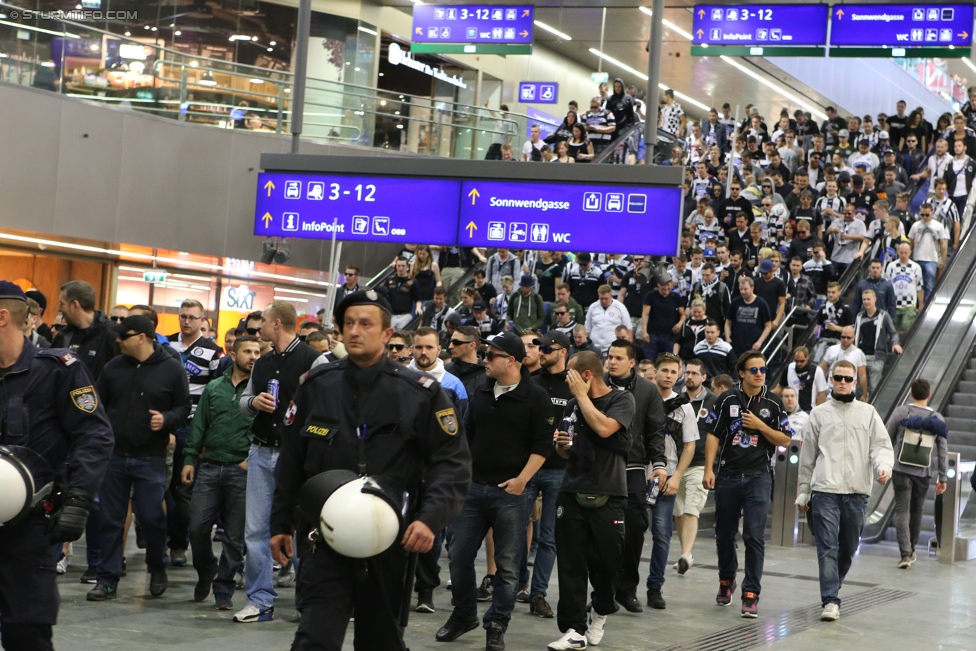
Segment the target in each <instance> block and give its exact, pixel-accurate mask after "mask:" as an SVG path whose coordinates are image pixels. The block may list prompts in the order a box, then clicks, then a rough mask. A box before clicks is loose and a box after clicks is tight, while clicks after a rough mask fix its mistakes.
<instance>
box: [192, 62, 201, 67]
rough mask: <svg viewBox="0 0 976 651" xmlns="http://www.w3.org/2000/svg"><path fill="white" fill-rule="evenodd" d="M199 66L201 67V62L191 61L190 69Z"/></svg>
mask: <svg viewBox="0 0 976 651" xmlns="http://www.w3.org/2000/svg"><path fill="white" fill-rule="evenodd" d="M198 65H200V62H199V61H190V67H191V68H196V67H197V66H198Z"/></svg>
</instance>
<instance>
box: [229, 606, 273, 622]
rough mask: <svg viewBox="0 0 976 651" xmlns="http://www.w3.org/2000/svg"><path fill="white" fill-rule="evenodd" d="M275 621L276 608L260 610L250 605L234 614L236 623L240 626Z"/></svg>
mask: <svg viewBox="0 0 976 651" xmlns="http://www.w3.org/2000/svg"><path fill="white" fill-rule="evenodd" d="M273 619H274V606H272V607H271V608H264V609H261V608H258V607H257V606H255V605H252V604H248V605H246V606H244V607H243V608H242V609H240V610H238V611H237V612H236V613H235V614H234V621H235V622H238V623H240V624H250V623H252V622H270V621H271V620H273Z"/></svg>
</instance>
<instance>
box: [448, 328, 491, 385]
mask: <svg viewBox="0 0 976 651" xmlns="http://www.w3.org/2000/svg"><path fill="white" fill-rule="evenodd" d="M480 343H481V333H479V332H478V329H477V328H475V327H474V326H467V325H462V326H458V327H457V329H455V330H454V335H453V336H452V337H451V340H450V342H449V343H448V346H447V349H448V351H449V352H450V353H451V363H450V364H445V366H444V370H445V371H447V372H448V373H450V374H451V375H453V376H455V377H457V378H458V379H459V380H461V383H462V384H464V389H465V391H467V394H468V396H469V397H470V396H473V395H474V393H475V390H476V389H477V387H478V385H479V384H480V383H481V382H483V381H484V379H485V365H484V364H482V363H481V360H480V359H478V345H479V344H480Z"/></svg>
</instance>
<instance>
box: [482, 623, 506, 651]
mask: <svg viewBox="0 0 976 651" xmlns="http://www.w3.org/2000/svg"><path fill="white" fill-rule="evenodd" d="M485 651H505V627H503V626H502V625H501V624H499V623H498V622H492V623H491V626H489V627H488V632H487V633H486V634H485Z"/></svg>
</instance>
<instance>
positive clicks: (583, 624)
mask: <svg viewBox="0 0 976 651" xmlns="http://www.w3.org/2000/svg"><path fill="white" fill-rule="evenodd" d="M566 380H567V382H568V383H569V388H570V391H572V392H573V400H571V401H570V404H569V405H568V406H567V412H566V413H567V417H568V422H567V418H564V420H563V423H562V424H560V426H559V428H558V431H557V432H556V437H555V442H556V453H557V454H559V456H561V457H563V458H565V459H568V460H569V462H568V464H567V465H566V474H565V475H564V476H563V484H562V487H561V488H560V490H559V498H558V501H557V503H558V505H559V506H558V507H557V512H556V555H557V558H558V559H559V564H558V571H559V605H558V606H557V609H556V622H557V624H558V626H559V630H560V631H561V632H563V633H564V635H563V637H562V638H561V639H560V641H559V642H560V643H562V645H563V646H561V647H560V648H570V649H571V648H574V647H573V646H570V644H575V645H576V647H575V648H585V647H586V645H587V644H592V645H594V646H595V645H597V644H599V643H600V641H601V640H602V639H603V628H604V625H605V624H606V621H607V616H608V615H610V614H611V613H613V612H616V610H617V605H616V604H615V603H614V593H615V580H616V576H617V572H618V571H619V569H620V560H621V551H622V549H623V542H624V511H625V508H626V504H627V453H628V452H629V451H630V446H631V437H630V431H629V428H630V425H631V423H632V422H633V420H634V411H635V403H634V396H633V395H632V394H631V393H630V392H629V391H614V390H612V389H611V388H610V387H608V386H607V385H606V383H605V382H604V380H603V363H602V362H601V361H600V358H599V356H597V354H596V353H593V352H590V351H584V352H580V353H577V354H576V355H574V356H573V358H572V359H571V360H569V371H568V372H567V374H566ZM594 412H598V413H594ZM568 430H572V431H568ZM574 434H575V435H574ZM588 583H592V585H593V595H592V613H591V614H590V618H589V620H590V621H589V622H587V613H586V602H587V600H588V599H589V591H588V585H587V584H588ZM553 644H554V645H555V644H557V643H555V642H554V643H553Z"/></svg>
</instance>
